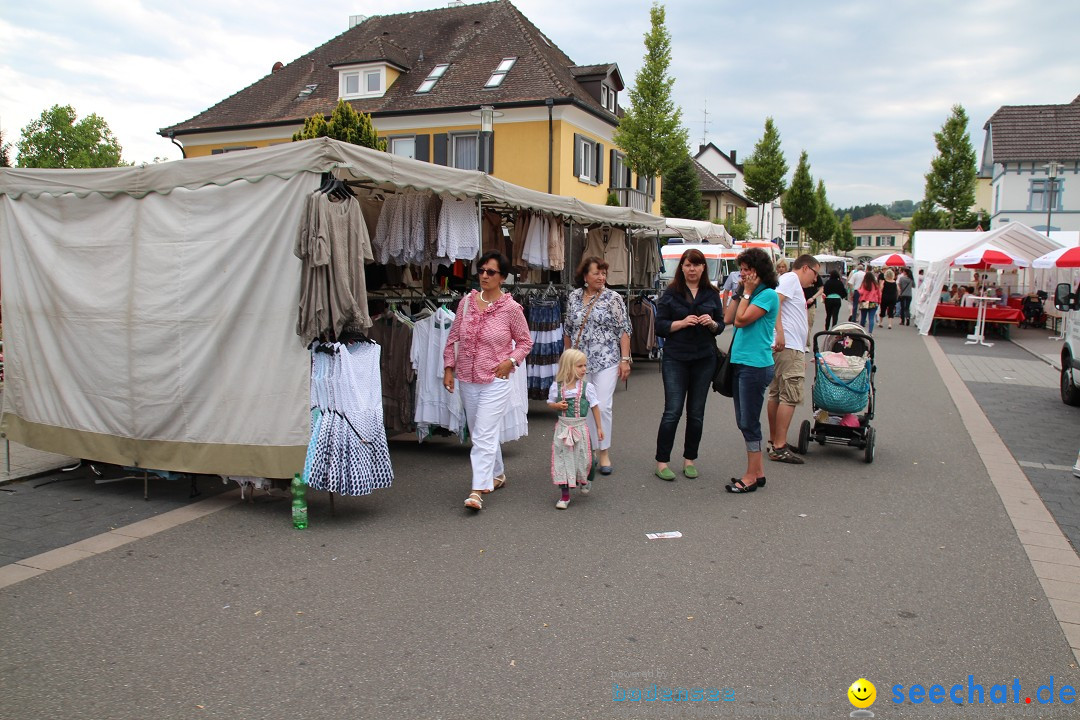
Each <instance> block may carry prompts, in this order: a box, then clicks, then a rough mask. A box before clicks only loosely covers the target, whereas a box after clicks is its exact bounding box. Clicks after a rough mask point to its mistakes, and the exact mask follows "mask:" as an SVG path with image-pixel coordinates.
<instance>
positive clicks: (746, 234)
mask: <svg viewBox="0 0 1080 720" xmlns="http://www.w3.org/2000/svg"><path fill="white" fill-rule="evenodd" d="M721 225H723V226H724V227H726V228H727V231H728V232H729V233H731V238H732V239H733V240H749V239H750V233H752V232H754V227H753V226H752V225H751V224H750V223H748V222H747V221H746V210H745V209H744V208H740V207H737V208H735V214H734V215H728V216H727V217H726V218H724V221H723V222H722V223H721Z"/></svg>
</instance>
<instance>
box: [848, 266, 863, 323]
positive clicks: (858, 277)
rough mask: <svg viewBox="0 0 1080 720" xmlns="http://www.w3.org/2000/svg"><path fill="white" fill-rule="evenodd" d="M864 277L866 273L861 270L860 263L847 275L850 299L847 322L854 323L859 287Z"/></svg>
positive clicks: (857, 306) (857, 308)
mask: <svg viewBox="0 0 1080 720" xmlns="http://www.w3.org/2000/svg"><path fill="white" fill-rule="evenodd" d="M864 277H866V271H865V270H863V265H862V263H859V264H858V265H856V266H855V269H854V270H852V271H851V274H850V275H848V279H847V286H848V291H849V292H848V296H849V297H850V298H851V317H849V318H848V322H855V321H856V320H855V316H856V315H857V314H858V312H859V286H860V285H862V281H863V278H864Z"/></svg>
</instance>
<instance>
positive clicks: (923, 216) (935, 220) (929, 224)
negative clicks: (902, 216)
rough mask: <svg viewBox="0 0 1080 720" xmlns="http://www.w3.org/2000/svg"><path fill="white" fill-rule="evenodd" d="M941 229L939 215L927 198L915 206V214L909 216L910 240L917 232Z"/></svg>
mask: <svg viewBox="0 0 1080 720" xmlns="http://www.w3.org/2000/svg"><path fill="white" fill-rule="evenodd" d="M927 189H928V190H929V188H927ZM942 227H944V226H943V225H942V218H941V213H939V212H938V211H937V210H936V209H934V203H933V201H932V200H930V198H929V197H925V198H923V200H922V202H920V203H917V204H916V205H915V214H914V215H912V216H911V228H910V229H911V237H912V238H914V237H915V233H916V231H918V230H940V229H941V228H942Z"/></svg>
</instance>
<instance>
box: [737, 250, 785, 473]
mask: <svg viewBox="0 0 1080 720" xmlns="http://www.w3.org/2000/svg"><path fill="white" fill-rule="evenodd" d="M738 263H739V271H740V272H741V275H742V285H741V286H740V288H739V290H738V291H737V293H736V295H735V297H733V298H732V302H731V303H730V304H729V306H728V310H727V315H728V322H732V323H734V325H735V336H734V338H733V339H732V341H731V363H732V370H733V373H734V383H735V396H734V400H735V424H736V425H738V426H739V430H740V431H742V435H743V440H744V441H745V443H746V472H745V473H743V476H742V477H741V478H736V477H733V478H731V484H730V485H727V491H728V492H732V493H748V492H754V491H755V490H757V489H758V486H759V485H760V486H762V487H764V486H765V468H764V465H763V464H762V458H761V406H762V405H763V404H764V402H765V391H766V390H767V389H768V387H769V383H771V382H772V379H773V353H772V345H773V335H774V333H775V330H776V316H777V315H778V314H779V312H780V298H779V296H778V295H777V294H776V289H775V288H776V285H777V283H778V280H777V277H776V270H775V268H773V264H772V260H771V259H770V258H769V256H768V254H767V253H766V252H765V251H764V250H762V249H760V248H750V249H749V250H744V251H743V252H741V253H739V257H738Z"/></svg>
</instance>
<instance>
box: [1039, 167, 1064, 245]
mask: <svg viewBox="0 0 1080 720" xmlns="http://www.w3.org/2000/svg"><path fill="white" fill-rule="evenodd" d="M1043 167H1044V168H1046V177H1047V182H1048V183H1049V184H1050V187H1049V188H1048V189H1047V191H1046V237H1050V216H1051V213H1053V210H1054V190H1056V189H1057V176H1058V170H1060V169H1061V163H1059V162H1058V161H1056V160H1051V161H1050V163H1049V164H1047V165H1043Z"/></svg>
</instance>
